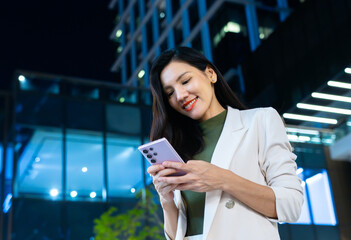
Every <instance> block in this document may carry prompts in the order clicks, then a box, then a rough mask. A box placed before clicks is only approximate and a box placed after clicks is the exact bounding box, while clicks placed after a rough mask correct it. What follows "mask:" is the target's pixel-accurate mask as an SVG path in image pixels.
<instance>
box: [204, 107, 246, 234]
mask: <svg viewBox="0 0 351 240" xmlns="http://www.w3.org/2000/svg"><path fill="white" fill-rule="evenodd" d="M246 131H247V128H245V127H244V125H243V123H242V119H241V114H240V111H239V110H237V109H233V108H231V107H228V113H227V118H226V120H225V123H224V126H223V130H222V133H221V136H220V137H219V140H218V142H217V145H216V148H215V150H214V152H213V155H212V159H211V163H212V164H214V165H216V166H218V167H221V168H224V169H228V168H229V165H230V163H231V160H232V158H233V155H234V154H235V151H236V149H237V148H238V146H239V145H240V142H241V140H242V138H243V136H244V135H245V133H246ZM221 194H222V191H220V190H215V191H211V192H207V193H206V200H205V215H204V227H203V239H206V238H207V235H208V232H209V230H210V228H211V225H212V221H213V218H214V216H215V213H216V210H217V207H218V203H219V200H220V197H221Z"/></svg>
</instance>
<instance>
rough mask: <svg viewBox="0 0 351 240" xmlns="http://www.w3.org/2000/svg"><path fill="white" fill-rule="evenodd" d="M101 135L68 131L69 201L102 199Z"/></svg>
mask: <svg viewBox="0 0 351 240" xmlns="http://www.w3.org/2000/svg"><path fill="white" fill-rule="evenodd" d="M102 189H103V138H102V134H101V133H94V132H86V131H84V132H83V131H75V130H69V131H67V192H66V194H67V195H66V196H67V199H72V200H73V199H82V198H83V199H84V198H85V199H89V198H91V199H99V200H101V199H102Z"/></svg>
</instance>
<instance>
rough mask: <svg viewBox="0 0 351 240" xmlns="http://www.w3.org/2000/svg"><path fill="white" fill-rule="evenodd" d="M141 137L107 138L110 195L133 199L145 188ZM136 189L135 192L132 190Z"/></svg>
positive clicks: (114, 136)
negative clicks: (139, 148) (136, 193)
mask: <svg viewBox="0 0 351 240" xmlns="http://www.w3.org/2000/svg"><path fill="white" fill-rule="evenodd" d="M139 145H140V138H139V137H127V136H123V135H115V134H113V135H112V134H111V135H109V136H108V138H107V156H108V177H109V185H108V187H109V195H110V197H111V198H118V197H132V196H133V195H134V193H135V192H137V191H139V190H140V189H141V188H142V187H143V174H144V173H145V171H143V169H142V156H141V154H140V153H139V151H138V149H137V147H138V146H139ZM132 189H134V190H132Z"/></svg>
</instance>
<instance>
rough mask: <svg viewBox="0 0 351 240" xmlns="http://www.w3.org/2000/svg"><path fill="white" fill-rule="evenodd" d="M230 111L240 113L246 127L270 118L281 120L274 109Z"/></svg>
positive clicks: (230, 109)
mask: <svg viewBox="0 0 351 240" xmlns="http://www.w3.org/2000/svg"><path fill="white" fill-rule="evenodd" d="M228 111H238V112H239V113H240V117H241V121H242V123H243V124H244V125H250V123H253V122H257V121H260V122H262V120H265V119H269V118H280V115H279V113H278V112H277V111H276V110H275V109H274V108H272V107H263V108H252V109H246V110H237V109H233V108H230V107H228Z"/></svg>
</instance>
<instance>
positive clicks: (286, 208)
mask: <svg viewBox="0 0 351 240" xmlns="http://www.w3.org/2000/svg"><path fill="white" fill-rule="evenodd" d="M263 120H264V121H262V123H263V124H264V125H263V129H261V130H263V134H262V135H263V136H262V135H261V138H260V140H261V141H260V145H261V146H260V148H261V147H262V148H263V152H261V153H262V155H261V156H262V157H261V161H262V162H261V170H262V172H263V174H264V175H265V178H266V182H267V184H268V186H270V187H271V188H272V190H273V191H274V194H275V198H276V211H277V215H278V221H279V222H296V221H297V220H298V219H299V216H300V214H301V207H302V204H303V201H304V198H303V189H302V186H301V179H300V178H299V177H298V176H297V175H296V162H295V160H296V155H295V154H293V153H292V148H291V145H290V143H289V140H288V137H287V134H286V130H285V127H284V124H283V121H282V119H281V117H280V115H279V114H278V112H277V111H276V110H275V109H273V108H265V114H264V119H263ZM262 138H263V139H262ZM262 140H263V141H262ZM262 145H263V146H262ZM262 148H261V149H262ZM270 220H271V221H274V220H273V219H270ZM275 221H277V220H275Z"/></svg>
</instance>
